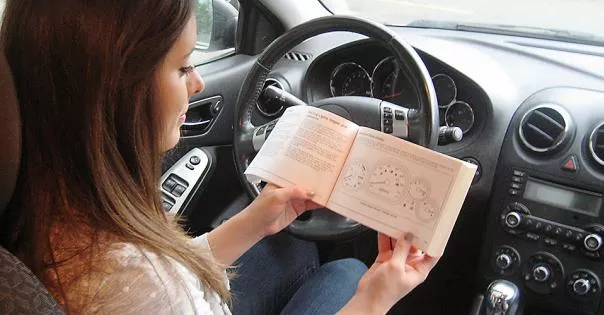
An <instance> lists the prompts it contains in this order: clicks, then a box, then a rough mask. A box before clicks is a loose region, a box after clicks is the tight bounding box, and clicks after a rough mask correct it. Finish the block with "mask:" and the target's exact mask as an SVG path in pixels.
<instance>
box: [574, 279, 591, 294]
mask: <svg viewBox="0 0 604 315" xmlns="http://www.w3.org/2000/svg"><path fill="white" fill-rule="evenodd" d="M589 289H591V285H590V284H589V281H588V280H587V279H577V280H575V282H574V283H573V292H574V293H575V294H576V295H585V294H587V293H589Z"/></svg>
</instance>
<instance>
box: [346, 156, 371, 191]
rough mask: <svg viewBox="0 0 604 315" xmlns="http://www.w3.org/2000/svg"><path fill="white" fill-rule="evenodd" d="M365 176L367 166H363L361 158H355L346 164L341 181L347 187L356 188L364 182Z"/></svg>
mask: <svg viewBox="0 0 604 315" xmlns="http://www.w3.org/2000/svg"><path fill="white" fill-rule="evenodd" d="M366 176H367V166H365V163H364V162H363V161H361V160H355V161H352V162H351V163H350V164H348V168H347V169H346V173H344V177H343V178H342V181H343V183H344V186H345V187H346V188H347V189H349V190H357V189H359V188H360V187H361V186H362V185H363V184H364V183H365V178H366Z"/></svg>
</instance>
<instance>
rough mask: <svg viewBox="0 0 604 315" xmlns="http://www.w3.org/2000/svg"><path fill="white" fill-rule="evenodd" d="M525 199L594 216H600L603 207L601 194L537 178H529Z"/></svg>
mask: <svg viewBox="0 0 604 315" xmlns="http://www.w3.org/2000/svg"><path fill="white" fill-rule="evenodd" d="M523 197H524V198H525V199H528V200H532V201H536V202H540V203H543V204H547V205H550V206H554V207H558V208H562V209H567V210H571V211H576V212H581V213H585V214H589V215H592V216H598V215H599V214H600V208H601V207H602V195H601V194H596V193H593V192H590V191H584V190H576V189H571V188H568V187H564V186H560V185H557V184H553V183H548V182H545V181H542V180H539V179H536V178H529V179H528V180H527V181H526V188H525V189H524V195H523Z"/></svg>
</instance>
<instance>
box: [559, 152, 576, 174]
mask: <svg viewBox="0 0 604 315" xmlns="http://www.w3.org/2000/svg"><path fill="white" fill-rule="evenodd" d="M562 169H563V170H565V171H569V172H576V171H577V158H576V157H575V156H574V155H571V156H569V157H568V158H566V160H565V161H564V164H562Z"/></svg>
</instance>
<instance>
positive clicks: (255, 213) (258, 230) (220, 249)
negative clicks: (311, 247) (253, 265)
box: [208, 184, 320, 265]
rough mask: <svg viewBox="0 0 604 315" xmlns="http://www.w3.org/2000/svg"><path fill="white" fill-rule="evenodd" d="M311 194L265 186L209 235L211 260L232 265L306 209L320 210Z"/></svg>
mask: <svg viewBox="0 0 604 315" xmlns="http://www.w3.org/2000/svg"><path fill="white" fill-rule="evenodd" d="M312 196H314V194H313V193H310V192H307V191H305V190H303V189H301V188H296V187H292V188H278V187H277V186H275V185H273V184H268V185H266V187H264V189H263V190H262V192H261V193H260V195H259V196H258V198H256V200H254V202H252V203H251V204H250V205H249V206H248V207H247V208H245V209H244V210H243V211H241V212H240V213H238V214H237V215H235V216H233V217H232V218H230V219H229V220H227V221H226V222H224V223H222V224H221V225H219V226H218V227H217V228H216V229H214V230H212V231H211V232H209V233H208V242H209V244H210V249H211V250H212V254H213V255H214V258H215V259H216V260H217V261H219V262H220V263H222V264H225V265H231V264H233V263H234V262H235V260H237V259H238V258H239V257H240V256H241V255H243V253H245V252H246V251H247V250H248V249H250V248H251V247H252V246H254V244H256V243H257V242H258V241H260V240H261V239H262V238H264V237H265V236H267V235H272V234H275V233H277V232H279V231H281V230H283V229H284V228H285V227H286V226H288V225H289V224H290V223H292V222H293V221H294V220H295V219H296V217H298V216H299V215H300V214H302V213H304V212H305V211H307V210H309V209H314V208H319V207H320V206H319V205H318V204H316V203H314V202H312V201H311V200H310V199H311V198H312Z"/></svg>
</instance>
